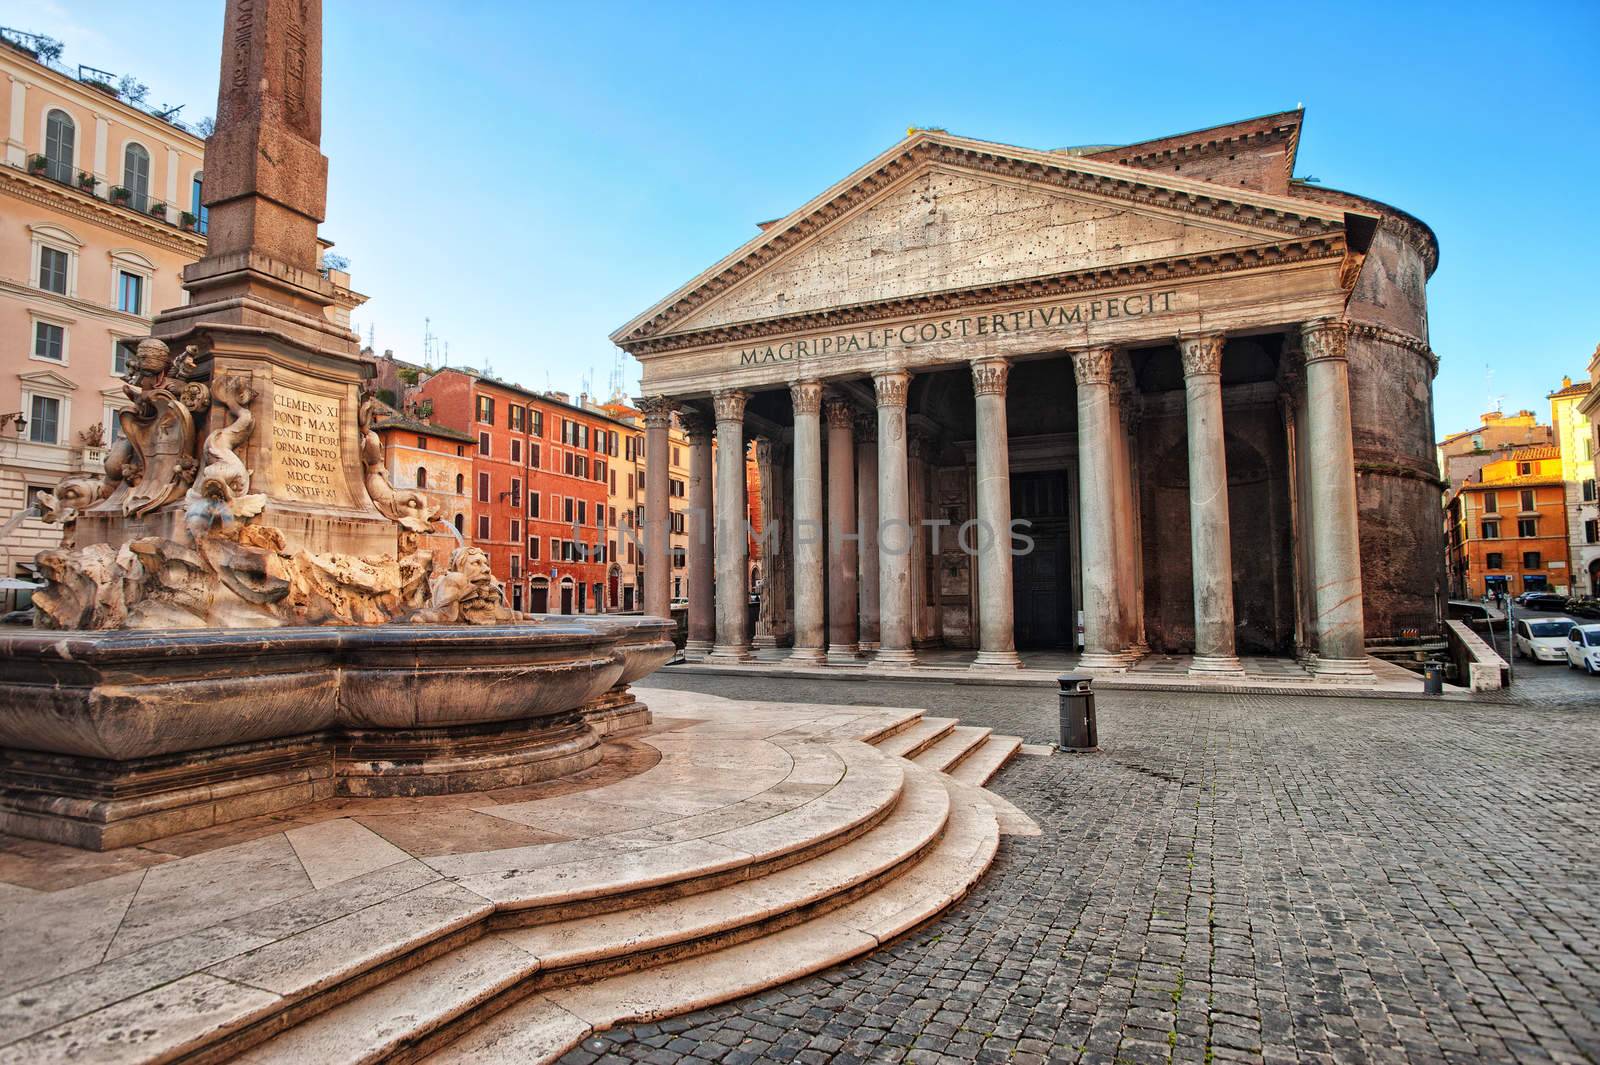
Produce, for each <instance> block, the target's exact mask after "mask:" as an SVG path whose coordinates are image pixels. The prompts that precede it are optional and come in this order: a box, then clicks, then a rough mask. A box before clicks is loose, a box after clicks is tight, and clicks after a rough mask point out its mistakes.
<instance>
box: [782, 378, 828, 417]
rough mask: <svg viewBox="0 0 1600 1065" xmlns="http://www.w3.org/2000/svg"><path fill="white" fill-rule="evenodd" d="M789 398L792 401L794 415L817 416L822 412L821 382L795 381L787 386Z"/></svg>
mask: <svg viewBox="0 0 1600 1065" xmlns="http://www.w3.org/2000/svg"><path fill="white" fill-rule="evenodd" d="M789 398H790V399H792V400H793V401H794V412H795V413H796V414H818V413H821V411H822V382H821V381H796V382H795V383H794V384H792V385H790V386H789Z"/></svg>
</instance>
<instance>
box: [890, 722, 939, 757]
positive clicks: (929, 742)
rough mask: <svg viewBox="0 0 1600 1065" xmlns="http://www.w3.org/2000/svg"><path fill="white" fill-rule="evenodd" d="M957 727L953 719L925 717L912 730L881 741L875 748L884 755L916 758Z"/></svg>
mask: <svg viewBox="0 0 1600 1065" xmlns="http://www.w3.org/2000/svg"><path fill="white" fill-rule="evenodd" d="M955 727H956V719H955V718H953V717H924V718H922V719H921V720H920V721H918V722H916V723H915V724H913V725H912V726H911V727H910V728H907V729H905V730H904V731H901V732H896V733H895V734H893V735H891V736H888V737H887V738H885V739H882V740H879V741H878V742H877V743H876V744H875V746H876V747H877V748H878V750H880V751H882V752H883V753H884V754H892V755H895V756H897V757H900V758H915V757H916V756H917V755H919V754H921V753H922V752H923V751H925V750H927V749H928V748H929V747H931V746H933V745H934V744H935V743H938V742H939V741H940V740H942V739H944V738H945V737H946V736H948V735H949V734H950V730H951V729H953V728H955Z"/></svg>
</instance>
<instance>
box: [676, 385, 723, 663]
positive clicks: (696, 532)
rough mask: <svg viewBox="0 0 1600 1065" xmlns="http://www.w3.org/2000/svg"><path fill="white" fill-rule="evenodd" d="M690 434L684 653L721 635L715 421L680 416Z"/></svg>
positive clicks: (704, 647)
mask: <svg viewBox="0 0 1600 1065" xmlns="http://www.w3.org/2000/svg"><path fill="white" fill-rule="evenodd" d="M679 424H680V425H681V426H682V427H683V431H684V434H685V435H686V436H687V437H688V438H689V514H688V519H689V528H688V529H687V530H686V531H687V532H688V534H689V640H688V642H687V643H686V644H684V648H683V650H684V653H685V654H691V655H706V654H709V653H710V652H711V648H712V646H713V645H714V644H715V643H716V638H717V603H716V574H715V570H713V568H712V567H713V566H714V565H715V562H714V561H713V559H714V557H715V555H714V552H713V544H712V537H713V536H714V535H715V532H714V530H715V529H716V515H715V512H714V511H713V510H712V490H711V482H712V478H713V477H714V476H715V474H714V472H713V470H712V465H711V463H712V447H711V433H712V427H711V421H710V419H708V418H706V417H705V416H704V415H703V414H684V415H683V416H682V417H680V418H679Z"/></svg>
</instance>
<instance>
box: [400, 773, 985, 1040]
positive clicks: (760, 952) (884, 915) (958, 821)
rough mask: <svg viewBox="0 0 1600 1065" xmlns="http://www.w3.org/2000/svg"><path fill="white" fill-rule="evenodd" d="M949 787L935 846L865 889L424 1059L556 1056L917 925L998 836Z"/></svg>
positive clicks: (543, 1004) (554, 1002)
mask: <svg viewBox="0 0 1600 1065" xmlns="http://www.w3.org/2000/svg"><path fill="white" fill-rule="evenodd" d="M946 786H947V787H949V788H950V790H951V793H952V795H953V796H954V798H955V802H954V803H953V805H952V807H951V817H950V823H949V827H948V828H947V829H946V832H945V835H944V837H943V838H942V839H941V840H940V842H939V845H938V846H937V847H935V848H934V849H933V851H932V852H931V853H930V854H929V855H928V857H927V858H926V859H924V860H923V861H922V862H921V863H919V864H918V865H917V866H915V867H914V868H913V869H912V870H910V871H909V872H907V873H905V874H904V875H902V876H900V877H898V878H896V879H895V880H893V881H891V882H889V883H888V884H887V885H885V886H884V887H883V888H882V889H880V890H878V891H875V892H873V893H872V894H870V895H868V896H866V897H865V898H863V899H860V900H859V901H856V902H853V903H850V904H849V905H847V906H844V907H841V908H839V909H837V910H833V911H832V912H829V913H827V914H825V915H823V916H821V917H818V918H816V919H814V920H810V921H806V922H805V923H803V924H800V925H796V926H795V927H793V928H789V929H786V930H784V931H782V932H778V933H776V934H774V935H770V936H763V937H761V938H760V939H756V940H752V941H750V942H747V943H742V944H739V945H737V946H733V947H728V948H725V949H723V950H719V951H715V952H713V953H711V954H706V955H702V956H699V957H694V958H687V959H684V960H682V961H676V962H671V963H669V964H666V965H661V966H656V967H653V968H650V969H645V970H642V971H640V972H632V973H625V974H620V975H617V976H614V977H610V978H607V979H602V980H596V981H592V982H588V983H583V984H579V985H575V986H571V987H564V988H558V989H554V990H549V991H541V992H537V993H535V994H532V995H530V996H529V997H527V998H526V999H524V1000H522V1001H521V1002H519V1003H517V1004H516V1005H514V1006H511V1007H509V1008H508V1009H506V1010H504V1011H502V1012H501V1013H499V1014H497V1015H495V1016H493V1017H491V1018H490V1019H488V1020H487V1021H485V1022H484V1023H483V1024H481V1025H479V1026H477V1027H476V1028H473V1029H471V1030H469V1031H467V1032H465V1033H464V1034H462V1035H461V1036H460V1037H459V1038H458V1039H457V1040H456V1041H455V1042H453V1043H451V1044H449V1045H447V1046H445V1047H443V1048H441V1049H440V1050H438V1051H436V1052H435V1053H433V1054H431V1055H429V1056H427V1057H426V1058H424V1059H422V1060H424V1061H426V1062H427V1063H428V1065H501V1063H504V1065H512V1063H516V1065H528V1063H533V1062H543V1061H553V1060H555V1059H556V1058H558V1057H559V1056H560V1055H561V1054H563V1053H565V1052H566V1051H567V1050H569V1049H571V1048H572V1047H573V1046H576V1045H577V1044H578V1043H579V1042H581V1041H582V1040H583V1039H584V1038H586V1037H587V1036H589V1035H590V1034H591V1033H593V1032H598V1031H604V1030H605V1029H608V1028H612V1027H615V1026H616V1025H618V1024H626V1023H629V1022H634V1021H647V1020H657V1019H660V1018H663V1017H668V1016H673V1015H675V1014H680V1013H685V1012H689V1011H691V1010H696V1009H704V1008H705V1007H708V1006H712V1005H716V1004H717V1003H721V1002H727V1001H729V1000H731V999H735V998H739V997H741V996H744V995H748V994H753V993H755V992H757V991H761V990H764V989H766V988H768V987H773V986H776V985H777V984H780V983H786V982H788V981H790V980H794V979H797V978H799V977H801V976H806V975H808V974H810V973H813V972H817V971H819V970H821V969H825V968H827V967H828V966H830V965H835V964H838V963H840V962H844V961H848V960H850V959H851V958H854V957H857V956H858V955H861V954H864V953H866V952H867V951H870V950H872V949H873V948H874V947H877V946H879V945H881V944H882V943H885V942H887V941H888V940H889V939H892V938H894V937H895V936H898V935H900V934H902V933H904V932H906V931H909V930H910V929H912V928H915V927H917V926H918V925H920V924H922V923H923V922H925V921H927V920H929V919H931V918H933V917H936V916H938V915H939V914H940V913H942V912H944V910H945V909H947V908H948V907H949V906H951V905H952V904H954V903H955V902H956V901H958V900H959V899H961V898H962V897H963V896H965V895H966V893H967V892H968V891H970V890H971V888H972V885H973V884H975V883H976V882H977V880H978V878H979V877H980V876H982V875H983V872H984V870H986V869H987V868H988V867H989V864H990V862H992V861H993V860H994V855H995V851H996V849H997V847H998V845H999V838H1000V836H999V827H998V825H997V824H996V822H995V819H994V812H993V810H992V809H991V808H990V807H989V805H988V804H987V803H986V802H984V801H982V800H981V799H980V798H978V797H977V796H976V795H975V794H974V793H973V792H972V791H971V790H969V789H967V788H966V787H965V786H964V785H960V784H956V783H953V782H947V783H946Z"/></svg>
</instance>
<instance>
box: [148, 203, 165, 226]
mask: <svg viewBox="0 0 1600 1065" xmlns="http://www.w3.org/2000/svg"><path fill="white" fill-rule="evenodd" d="M150 213H151V214H152V215H154V216H155V217H156V218H159V219H161V220H162V221H163V222H165V221H166V220H167V205H166V204H164V203H162V202H161V201H160V200H157V201H156V202H154V203H152V204H151V205H150Z"/></svg>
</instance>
